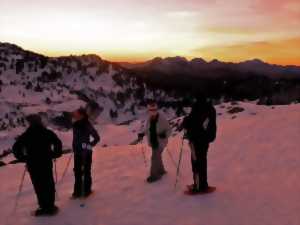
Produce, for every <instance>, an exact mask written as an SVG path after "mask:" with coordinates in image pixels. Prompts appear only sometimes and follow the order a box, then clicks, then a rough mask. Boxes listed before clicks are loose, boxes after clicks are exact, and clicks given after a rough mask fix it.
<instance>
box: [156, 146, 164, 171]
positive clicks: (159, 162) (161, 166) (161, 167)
mask: <svg viewBox="0 0 300 225" xmlns="http://www.w3.org/2000/svg"><path fill="white" fill-rule="evenodd" d="M157 151H158V152H157V154H158V155H157V166H158V174H159V175H164V174H165V173H166V170H165V167H164V163H163V159H162V155H163V152H164V148H162V147H159V148H158V149H157Z"/></svg>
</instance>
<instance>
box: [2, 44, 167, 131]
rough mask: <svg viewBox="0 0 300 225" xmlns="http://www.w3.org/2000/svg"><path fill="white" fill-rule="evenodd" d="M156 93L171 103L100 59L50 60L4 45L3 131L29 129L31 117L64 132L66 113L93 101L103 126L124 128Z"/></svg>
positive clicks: (73, 58)
mask: <svg viewBox="0 0 300 225" xmlns="http://www.w3.org/2000/svg"><path fill="white" fill-rule="evenodd" d="M153 94H155V96H156V97H157V98H158V99H159V98H160V97H161V98H163V99H164V101H167V100H172V98H170V97H169V96H167V95H166V93H164V92H163V91H160V90H157V91H151V90H149V88H148V87H147V86H146V85H145V84H144V83H143V82H140V81H138V80H137V78H136V77H135V76H133V75H132V74H130V73H129V72H128V71H127V70H126V69H123V68H122V67H120V66H119V65H118V64H115V63H111V62H108V61H105V60H103V59H101V58H100V57H99V56H96V55H82V56H68V57H57V58H50V57H46V56H42V55H39V54H36V53H33V52H30V51H26V50H23V49H22V48H20V47H18V46H15V45H12V44H7V43H1V42H0V105H1V106H0V131H1V130H9V129H14V128H16V127H20V126H24V123H25V121H24V117H25V116H26V115H28V114H30V113H40V114H42V115H43V117H44V119H45V120H46V121H47V122H48V123H49V124H51V125H53V126H61V127H64V126H65V123H66V120H67V119H68V118H66V117H67V116H66V114H64V112H70V111H73V110H75V109H77V108H78V107H80V106H85V105H86V104H87V103H91V102H93V103H96V104H97V105H98V106H99V107H100V108H101V110H102V111H101V116H100V121H98V122H102V123H105V122H106V123H107V122H108V123H111V122H115V123H120V122H124V121H126V120H130V119H133V118H134V117H135V114H136V111H138V110H139V109H140V107H142V105H143V101H144V99H145V98H147V97H148V96H151V95H153Z"/></svg>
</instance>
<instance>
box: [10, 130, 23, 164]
mask: <svg viewBox="0 0 300 225" xmlns="http://www.w3.org/2000/svg"><path fill="white" fill-rule="evenodd" d="M24 142H25V141H24V136H23V135H21V136H19V137H18V138H17V139H16V142H15V143H14V145H13V147H12V153H13V155H14V156H15V158H16V159H17V160H19V161H21V162H25V161H26V153H25V150H26V149H25V143H24Z"/></svg>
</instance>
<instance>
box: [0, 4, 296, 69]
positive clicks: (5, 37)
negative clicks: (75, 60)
mask: <svg viewBox="0 0 300 225" xmlns="http://www.w3.org/2000/svg"><path fill="white" fill-rule="evenodd" d="M0 12H1V13H0V27H1V29H0V42H9V43H13V44H17V45H19V46H20V47H22V48H24V49H27V50H31V51H34V52H37V53H41V54H44V55H47V56H64V55H71V54H73V55H82V54H97V55H99V56H100V57H101V58H103V59H106V60H109V61H116V62H124V61H126V62H141V61H147V60H150V59H152V58H154V57H162V58H164V57H172V56H182V57H186V58H187V59H192V58H203V59H205V60H207V61H209V60H212V59H218V60H221V61H233V62H240V61H244V60H249V59H253V58H259V59H261V60H263V61H266V62H268V63H274V64H282V65H290V64H294V65H299V66H300V51H297V50H298V49H300V30H299V27H300V2H299V0H286V1H280V0H264V1H253V0H242V1H236V0H228V1H226V2H223V1H211V0H186V1H181V0H172V1H164V2H161V1H158V0H152V1H151V3H150V2H149V1H147V0H123V1H121V2H120V1H119V0H110V1H104V0H86V1H85V2H84V4H82V2H79V1H72V0H52V1H38V0H28V1H24V2H20V1H19V0H10V1H5V2H3V3H1V6H0ZM216 15H217V16H216Z"/></svg>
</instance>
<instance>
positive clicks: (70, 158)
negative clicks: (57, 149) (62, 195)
mask: <svg viewBox="0 0 300 225" xmlns="http://www.w3.org/2000/svg"><path fill="white" fill-rule="evenodd" d="M72 158H73V152H72V153H70V156H69V158H68V161H67V165H66V167H65V169H64V171H63V174H62V175H61V178H60V181H59V183H62V181H63V179H64V178H65V176H66V174H67V172H68V169H69V166H70V163H71V160H72Z"/></svg>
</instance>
